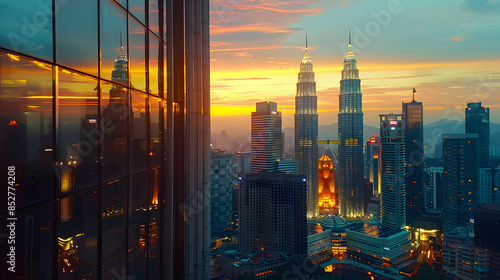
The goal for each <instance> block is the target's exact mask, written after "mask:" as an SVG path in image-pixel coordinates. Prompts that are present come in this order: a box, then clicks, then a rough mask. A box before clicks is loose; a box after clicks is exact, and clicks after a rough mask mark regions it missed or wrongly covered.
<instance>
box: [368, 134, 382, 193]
mask: <svg viewBox="0 0 500 280" xmlns="http://www.w3.org/2000/svg"><path fill="white" fill-rule="evenodd" d="M381 145H382V144H381V143H380V137H376V136H375V131H374V132H373V135H372V137H370V140H368V141H367V142H366V154H365V155H366V162H365V163H366V179H367V180H368V182H371V183H373V190H372V196H379V195H380V185H381V183H382V179H381V173H380V147H381Z"/></svg>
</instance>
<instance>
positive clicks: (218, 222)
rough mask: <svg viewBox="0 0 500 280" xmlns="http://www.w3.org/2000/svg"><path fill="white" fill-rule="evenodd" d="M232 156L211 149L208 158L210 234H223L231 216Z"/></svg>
mask: <svg viewBox="0 0 500 280" xmlns="http://www.w3.org/2000/svg"><path fill="white" fill-rule="evenodd" d="M232 159H233V156H232V155H231V154H230V153H227V152H226V151H224V150H212V152H211V158H210V197H211V200H210V205H211V209H210V223H211V231H212V235H217V236H219V237H222V236H223V233H224V231H225V230H226V229H227V228H228V227H229V226H230V225H231V221H232V218H233V212H232V206H233V185H234V183H233V161H232Z"/></svg>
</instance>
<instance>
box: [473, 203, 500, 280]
mask: <svg viewBox="0 0 500 280" xmlns="http://www.w3.org/2000/svg"><path fill="white" fill-rule="evenodd" d="M499 231H500V203H490V204H483V205H480V206H478V207H476V208H474V245H475V246H476V247H478V248H481V249H484V250H486V252H487V254H488V258H487V262H486V265H485V266H484V267H480V268H479V269H478V268H477V267H478V265H477V264H475V265H474V268H475V269H476V272H475V273H476V278H474V279H500V240H499V239H498V235H497V234H496V233H497V232H499ZM478 270H479V271H478ZM478 272H479V273H478ZM477 274H482V275H481V276H483V277H481V278H480V277H477V276H478V275H477Z"/></svg>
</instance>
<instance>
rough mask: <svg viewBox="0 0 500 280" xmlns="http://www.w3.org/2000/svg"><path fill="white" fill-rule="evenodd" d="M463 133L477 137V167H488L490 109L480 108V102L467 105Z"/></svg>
mask: <svg viewBox="0 0 500 280" xmlns="http://www.w3.org/2000/svg"><path fill="white" fill-rule="evenodd" d="M465 133H476V134H478V135H479V167H490V166H489V165H490V108H485V107H483V106H481V102H477V103H467V107H466V108H465Z"/></svg>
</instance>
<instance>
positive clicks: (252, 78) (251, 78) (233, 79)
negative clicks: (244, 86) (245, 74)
mask: <svg viewBox="0 0 500 280" xmlns="http://www.w3.org/2000/svg"><path fill="white" fill-rule="evenodd" d="M269 79H271V78H268V77H262V78H261V77H250V78H225V79H222V80H226V81H244V80H269Z"/></svg>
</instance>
